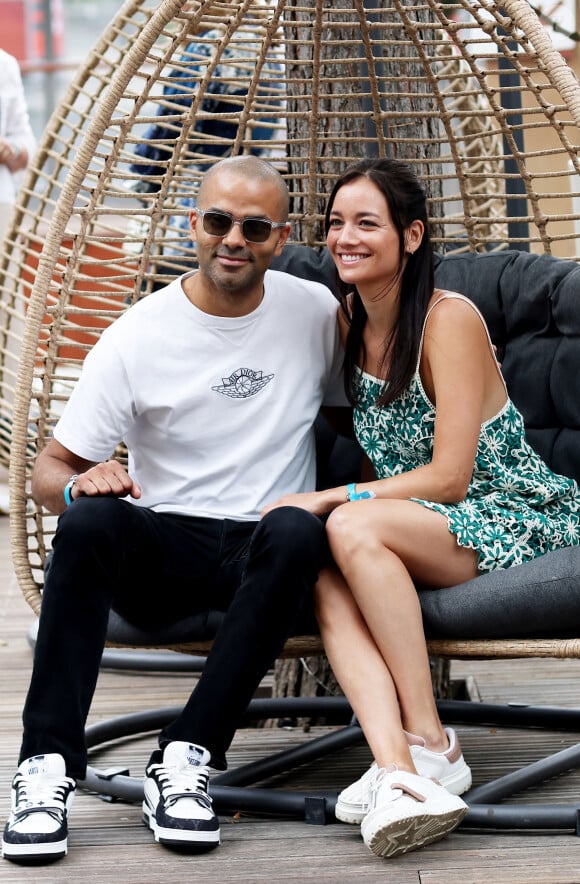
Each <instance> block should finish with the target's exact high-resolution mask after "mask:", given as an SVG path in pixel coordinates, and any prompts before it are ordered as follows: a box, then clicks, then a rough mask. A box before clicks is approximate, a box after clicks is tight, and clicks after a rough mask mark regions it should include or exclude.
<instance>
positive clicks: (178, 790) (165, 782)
mask: <svg viewBox="0 0 580 884" xmlns="http://www.w3.org/2000/svg"><path fill="white" fill-rule="evenodd" d="M153 770H155V771H156V772H157V774H158V777H159V783H160V787H161V795H162V797H163V801H164V803H165V804H166V805H167V806H168V807H171V806H172V805H174V804H176V802H177V801H179V800H180V799H181V798H192V799H195V800H196V801H199V802H200V804H203V805H205V807H207V808H208V809H209V808H211V805H212V803H213V802H212V799H211V798H210V797H209V795H208V794H207V786H208V782H209V770H208V768H207V767H206V766H205V765H203V764H201V765H199V766H198V767H191V768H189V769H188V770H185V771H184V770H179V769H178V768H177V767H176V766H174V765H169V764H165V763H163V762H161V763H160V764H155V765H153Z"/></svg>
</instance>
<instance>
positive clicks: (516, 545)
mask: <svg viewBox="0 0 580 884" xmlns="http://www.w3.org/2000/svg"><path fill="white" fill-rule="evenodd" d="M381 389H382V382H381V381H380V380H377V379H376V378H374V377H372V376H371V375H369V374H366V373H365V372H362V371H358V372H357V395H358V405H357V408H355V413H354V421H355V430H356V435H357V438H358V441H359V443H360V445H361V446H362V448H363V449H364V451H365V452H366V453H367V455H368V457H369V458H370V460H371V461H372V463H373V465H374V468H375V471H376V475H377V477H378V478H381V479H382V478H386V477H388V476H395V475H399V474H401V473H405V472H407V471H409V470H412V469H414V468H415V467H418V466H421V465H423V464H427V463H430V461H431V458H432V453H433V435H434V430H435V409H434V408H433V405H432V403H431V402H430V401H429V399H428V397H427V394H426V393H425V391H424V389H423V385H422V384H421V379H420V377H419V373H418V371H417V372H416V373H415V375H414V377H413V379H412V381H411V383H410V385H409V388H408V389H407V390H406V391H405V393H404V394H403V395H402V396H400V397H399V398H398V399H396V400H395V401H394V402H392V403H391V404H390V405H388V406H386V407H377V405H376V401H377V398H378V397H379V395H380V392H381ZM413 500H417V502H418V503H420V504H422V505H423V506H425V507H428V508H429V509H432V510H436V511H437V512H439V513H442V514H443V515H444V516H445V517H446V518H447V524H448V526H449V530H450V531H451V532H452V533H453V534H455V536H456V537H457V542H458V543H459V544H460V545H461V546H465V547H468V548H470V549H475V550H477V553H478V557H479V561H478V567H479V570H480V571H493V570H494V569H495V568H509V567H511V566H512V565H519V564H521V563H522V562H525V561H528V560H529V559H532V558H534V557H535V556H539V555H541V554H542V553H545V552H548V551H549V550H552V549H558V548H559V547H563V546H574V545H576V544H578V543H580V496H579V491H578V486H577V484H576V482H574V481H573V480H572V479H568V478H567V477H566V476H559V475H556V474H555V473H553V472H552V471H551V470H550V469H549V468H548V467H547V466H546V464H545V463H544V461H543V460H542V459H541V458H540V457H539V455H538V454H536V452H535V451H534V450H533V448H531V446H530V445H529V444H528V442H527V440H526V436H525V429H524V422H523V418H522V416H521V414H520V413H519V411H518V410H517V408H516V407H515V405H514V404H513V402H512V401H511V400H508V401H507V402H506V404H505V405H504V407H503V408H502V409H501V411H500V412H499V413H498V414H497V415H495V417H493V418H490V420H487V421H485V422H484V423H483V424H482V426H481V431H480V434H479V443H478V446H477V454H476V458H475V467H474V470H473V476H472V478H471V482H470V485H469V490H468V492H467V495H466V497H465V500H463V501H461V502H460V503H457V504H443V503H432V502H431V501H426V500H419V499H418V498H413Z"/></svg>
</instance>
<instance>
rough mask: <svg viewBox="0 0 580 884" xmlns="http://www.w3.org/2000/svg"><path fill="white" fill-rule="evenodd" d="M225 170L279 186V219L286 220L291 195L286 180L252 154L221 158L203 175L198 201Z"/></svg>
mask: <svg viewBox="0 0 580 884" xmlns="http://www.w3.org/2000/svg"><path fill="white" fill-rule="evenodd" d="M224 172H226V173H228V174H234V175H241V176H245V177H247V178H253V179H254V180H257V181H263V182H264V184H266V183H267V184H270V185H273V186H274V187H276V188H277V190H278V192H279V195H280V201H279V206H280V217H279V219H278V220H280V221H286V220H287V219H288V213H289V211H290V195H289V193H288V188H287V186H286V182H285V181H284V179H283V178H282V176H281V175H280V173H279V172H278V171H277V169H275V168H274V166H271V165H270V163H267V162H266V161H265V160H262V159H260V158H259V157H255V156H252V154H242V155H240V156H237V157H227V158H226V159H225V160H220V162H219V163H216V164H215V166H212V167H211V168H210V169H208V171H207V172H206V173H205V175H204V176H203V180H202V182H201V186H200V188H199V193H198V197H197V198H198V202H200V203H203V198H204V192H205V190H206V189H207V188H208V185H209V184H210V183H211V182H212V180H213V179H214V178H215V177H216V176H218V175H220V174H223V173H224Z"/></svg>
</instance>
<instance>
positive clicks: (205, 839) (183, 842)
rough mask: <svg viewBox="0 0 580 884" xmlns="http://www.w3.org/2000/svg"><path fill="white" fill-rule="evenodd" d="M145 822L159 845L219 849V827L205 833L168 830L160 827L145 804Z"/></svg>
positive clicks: (201, 831)
mask: <svg viewBox="0 0 580 884" xmlns="http://www.w3.org/2000/svg"><path fill="white" fill-rule="evenodd" d="M143 822H144V823H145V825H146V826H148V827H149V828H150V829H151V831H152V832H153V835H154V836H155V840H156V841H158V842H159V844H167V845H175V846H177V847H186V846H187V845H188V844H191V846H192V847H196V848H203V847H217V846H218V844H219V843H220V830H219V827H218V828H217V829H215V830H214V831H204V830H203V829H201V830H200V831H198V832H196V831H195V830H192V829H168V828H165V827H163V826H160V825H158V823H157V820H156V819H155V814H154V813H153V812H152V810H151V808H150V807H149V806H148V805H147V804H146V803H145V802H143Z"/></svg>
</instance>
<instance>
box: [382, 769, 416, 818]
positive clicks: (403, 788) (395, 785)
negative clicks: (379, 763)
mask: <svg viewBox="0 0 580 884" xmlns="http://www.w3.org/2000/svg"><path fill="white" fill-rule="evenodd" d="M398 771H399V768H398V767H397V765H396V764H390V765H389V766H388V767H380V768H378V769H377V770H376V771H375V775H374V776H373V778H372V781H371V784H370V787H369V812H370V811H372V810H374V809H375V807H376V806H377V795H378V793H379V790H380V788H381V786H382V785H383V782H384V780H385V777H387V776H388V775H389V774H393V773H398ZM388 785H389V788H390V789H391V791H392V792H393V793H394V792H397V791H398V792H400V793H401V794H403V795H408V796H409V797H410V798H413V799H414V800H415V801H419V802H421V803H422V802H424V801H425V796H424V795H422V794H421V793H420V792H418V791H417V790H416V789H413V788H412V787H411V786H409V785H408V783H405V782H399V781H398V780H393V782H391V783H389V784H388ZM396 797H397V796H396V795H394V794H393V795H392V799H393V800H394V799H395V798H396Z"/></svg>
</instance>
